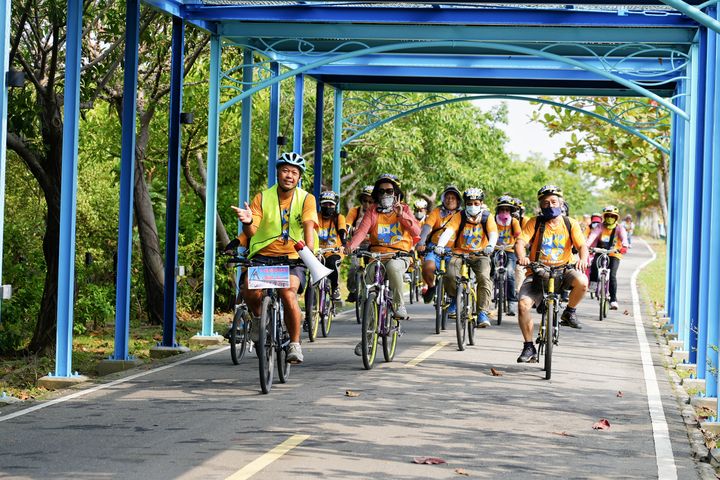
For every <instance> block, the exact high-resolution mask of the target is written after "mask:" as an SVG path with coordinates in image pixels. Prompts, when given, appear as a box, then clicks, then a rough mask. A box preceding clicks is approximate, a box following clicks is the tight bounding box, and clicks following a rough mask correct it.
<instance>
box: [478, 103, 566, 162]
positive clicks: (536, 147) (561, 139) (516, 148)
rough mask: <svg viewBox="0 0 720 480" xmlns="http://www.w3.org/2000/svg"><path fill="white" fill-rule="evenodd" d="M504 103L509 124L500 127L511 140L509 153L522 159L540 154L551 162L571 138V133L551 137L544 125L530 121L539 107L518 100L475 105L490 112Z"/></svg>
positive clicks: (508, 146)
mask: <svg viewBox="0 0 720 480" xmlns="http://www.w3.org/2000/svg"><path fill="white" fill-rule="evenodd" d="M503 102H505V103H506V104H507V106H508V124H507V125H499V127H500V128H502V129H504V130H505V133H507V135H508V138H509V141H508V143H507V147H506V150H507V152H509V153H515V154H517V155H519V156H520V158H521V159H525V158H526V157H527V156H528V155H530V154H531V153H540V154H542V156H543V157H544V158H546V159H547V160H550V159H552V158H554V157H555V154H556V153H557V152H558V151H559V150H560V148H561V147H563V146H565V143H566V142H567V140H568V139H569V138H570V135H571V134H569V133H568V134H562V135H555V136H554V137H550V136H549V135H548V134H547V133H546V132H545V129H544V128H543V126H542V125H540V124H539V123H537V122H533V121H532V120H531V119H530V118H531V114H532V112H533V111H534V110H535V109H537V108H538V105H531V104H530V103H529V102H524V101H518V100H480V101H477V102H475V104H476V105H477V106H479V107H480V108H481V109H482V110H489V109H491V108H492V107H494V106H497V105H500V104H501V103H503Z"/></svg>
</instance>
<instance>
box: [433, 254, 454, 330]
mask: <svg viewBox="0 0 720 480" xmlns="http://www.w3.org/2000/svg"><path fill="white" fill-rule="evenodd" d="M449 252H450V249H449V248H448V249H446V250H445V253H443V254H442V255H438V256H439V257H440V266H439V267H438V268H436V269H435V300H434V302H433V305H434V306H435V333H436V334H439V333H440V330H445V329H446V328H447V319H448V307H449V306H450V297H449V296H448V294H447V292H446V291H445V288H444V286H443V278H444V277H445V264H446V262H447V255H448V254H449Z"/></svg>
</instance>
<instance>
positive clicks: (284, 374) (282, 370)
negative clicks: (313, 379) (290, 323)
mask: <svg viewBox="0 0 720 480" xmlns="http://www.w3.org/2000/svg"><path fill="white" fill-rule="evenodd" d="M278 327H280V322H279V321H278V322H277V323H276V324H275V328H278ZM279 338H280V341H279V342H277V344H276V345H275V354H276V356H277V371H278V380H280V383H285V382H287V381H288V378H290V367H291V365H290V364H289V363H288V361H287V353H288V347H289V345H290V336H289V335H288V333H287V330H285V329H283V330H282V334H281V335H280V336H279ZM283 345H285V347H283Z"/></svg>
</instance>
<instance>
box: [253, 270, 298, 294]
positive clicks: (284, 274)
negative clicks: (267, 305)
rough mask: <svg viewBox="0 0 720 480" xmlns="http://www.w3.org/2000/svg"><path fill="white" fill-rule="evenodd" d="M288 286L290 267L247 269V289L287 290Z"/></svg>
mask: <svg viewBox="0 0 720 480" xmlns="http://www.w3.org/2000/svg"><path fill="white" fill-rule="evenodd" d="M289 286H290V267H289V266H287V265H273V266H266V267H250V268H248V288H249V289H250V290H260V289H263V288H288V287H289Z"/></svg>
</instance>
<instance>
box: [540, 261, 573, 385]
mask: <svg viewBox="0 0 720 480" xmlns="http://www.w3.org/2000/svg"><path fill="white" fill-rule="evenodd" d="M574 267H575V266H574V265H561V266H559V267H549V266H547V265H545V264H542V263H538V262H531V263H530V268H531V269H532V271H533V272H534V273H535V274H536V275H538V276H539V277H540V278H542V279H543V280H547V282H548V284H547V290H546V289H545V288H543V303H542V306H541V311H542V318H541V320H540V328H539V330H538V336H537V340H535V343H537V344H538V356H541V355H544V360H545V365H544V368H543V370H545V380H550V377H551V375H552V351H553V345H557V344H558V341H559V339H560V323H559V322H558V312H559V311H560V297H561V296H562V292H558V293H556V292H555V280H556V279H558V280H559V282H558V283H559V284H562V276H563V274H564V273H565V271H566V270H570V269H572V268H574Z"/></svg>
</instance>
